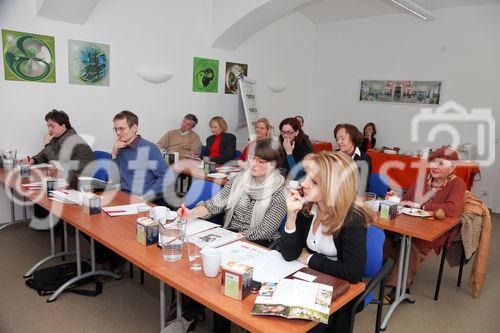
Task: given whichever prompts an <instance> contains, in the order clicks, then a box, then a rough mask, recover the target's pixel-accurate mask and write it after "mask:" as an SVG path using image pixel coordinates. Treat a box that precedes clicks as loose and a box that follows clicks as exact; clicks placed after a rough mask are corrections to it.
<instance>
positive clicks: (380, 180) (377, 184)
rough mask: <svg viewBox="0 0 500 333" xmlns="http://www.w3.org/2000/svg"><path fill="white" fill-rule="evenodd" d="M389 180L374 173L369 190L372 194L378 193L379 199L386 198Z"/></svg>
mask: <svg viewBox="0 0 500 333" xmlns="http://www.w3.org/2000/svg"><path fill="white" fill-rule="evenodd" d="M388 183H389V179H388V178H387V176H385V175H381V174H378V173H372V174H371V176H370V184H369V186H368V189H369V191H370V192H373V193H377V195H378V196H379V197H385V195H386V194H387V191H388V190H389V187H388V185H387V184H388Z"/></svg>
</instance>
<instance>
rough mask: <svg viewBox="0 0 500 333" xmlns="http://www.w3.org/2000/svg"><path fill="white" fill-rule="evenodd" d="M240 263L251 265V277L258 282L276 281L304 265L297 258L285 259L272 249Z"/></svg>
mask: <svg viewBox="0 0 500 333" xmlns="http://www.w3.org/2000/svg"><path fill="white" fill-rule="evenodd" d="M242 263H243V264H247V265H250V266H253V279H254V280H256V281H259V282H278V281H279V280H281V279H282V278H285V277H287V276H288V275H290V274H292V273H294V272H296V271H298V270H299V269H302V268H303V267H306V265H304V264H301V263H300V262H298V261H297V260H293V261H286V260H285V259H283V256H282V255H281V253H279V252H277V251H274V250H273V251H267V252H266V253H263V254H261V255H260V256H257V257H255V258H251V259H249V260H243V261H242Z"/></svg>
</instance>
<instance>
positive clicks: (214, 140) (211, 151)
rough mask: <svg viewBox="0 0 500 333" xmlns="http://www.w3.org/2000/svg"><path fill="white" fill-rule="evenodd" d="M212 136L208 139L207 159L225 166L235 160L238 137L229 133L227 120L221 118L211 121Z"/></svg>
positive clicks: (217, 117) (209, 124)
mask: <svg viewBox="0 0 500 333" xmlns="http://www.w3.org/2000/svg"><path fill="white" fill-rule="evenodd" d="M208 126H210V131H211V132H212V135H211V136H209V137H208V138H207V156H206V157H205V159H207V160H210V161H212V162H215V163H217V164H224V163H226V162H228V161H230V160H232V159H234V154H235V152H236V137H235V136H234V134H231V133H228V132H227V131H228V127H227V123H226V120H224V118H222V117H221V116H216V117H213V118H212V119H210V122H209V123H208Z"/></svg>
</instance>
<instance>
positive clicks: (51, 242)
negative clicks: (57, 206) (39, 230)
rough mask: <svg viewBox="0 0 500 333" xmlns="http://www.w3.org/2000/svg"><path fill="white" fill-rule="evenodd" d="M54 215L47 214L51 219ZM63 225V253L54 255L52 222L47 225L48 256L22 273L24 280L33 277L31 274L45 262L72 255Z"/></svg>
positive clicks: (54, 244)
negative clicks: (48, 237)
mask: <svg viewBox="0 0 500 333" xmlns="http://www.w3.org/2000/svg"><path fill="white" fill-rule="evenodd" d="M53 216H54V215H52V214H49V218H50V219H52V218H53ZM63 223H64V225H63V230H64V239H65V243H64V251H61V252H59V253H56V242H55V235H54V228H53V225H54V224H53V223H52V221H50V222H49V225H50V229H49V233H50V255H49V256H47V257H45V258H43V259H42V260H40V261H38V262H37V263H36V264H34V265H33V266H32V267H31V268H30V269H29V270H28V271H27V272H26V273H24V275H23V277H24V278H28V277H30V276H31V275H33V272H34V271H36V270H37V269H38V267H40V266H41V265H43V264H44V263H46V262H47V261H49V260H52V259H54V258H57V257H64V256H67V255H71V254H74V253H75V252H74V251H68V242H67V239H68V231H67V228H66V222H64V221H63Z"/></svg>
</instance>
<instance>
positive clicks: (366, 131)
mask: <svg viewBox="0 0 500 333" xmlns="http://www.w3.org/2000/svg"><path fill="white" fill-rule="evenodd" d="M375 134H377V127H376V126H375V124H374V123H368V124H366V125H365V127H364V128H363V135H364V137H363V142H361V146H360V147H359V149H361V151H362V152H363V153H366V152H368V151H370V150H372V149H373V148H375V144H376V143H377V139H376V138H375Z"/></svg>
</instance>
